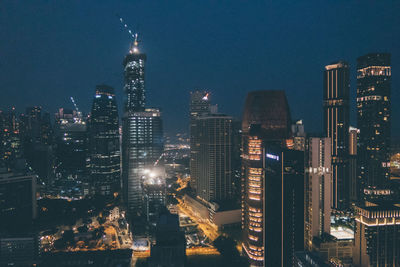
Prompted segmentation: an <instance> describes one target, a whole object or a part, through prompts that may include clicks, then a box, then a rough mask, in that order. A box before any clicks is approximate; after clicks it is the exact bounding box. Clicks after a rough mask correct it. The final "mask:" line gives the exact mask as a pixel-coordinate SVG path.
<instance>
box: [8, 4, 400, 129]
mask: <svg viewBox="0 0 400 267" xmlns="http://www.w3.org/2000/svg"><path fill="white" fill-rule="evenodd" d="M38 6H40V7H42V9H41V10H40V11H39V10H36V5H35V7H34V6H30V5H29V4H28V5H24V7H23V8H24V12H27V13H24V12H18V11H20V10H21V8H22V5H19V4H17V3H12V2H5V4H4V5H0V13H1V14H2V16H0V20H1V21H0V22H1V24H2V25H4V27H3V28H2V29H0V37H1V38H3V39H5V40H9V42H5V43H2V44H0V48H1V49H2V50H4V51H8V53H7V54H4V61H3V62H5V63H6V64H4V63H3V64H0V70H1V71H0V73H1V74H0V78H1V79H2V80H3V86H2V88H3V90H4V91H5V93H6V94H7V95H8V96H9V98H8V99H9V101H10V102H9V103H14V104H15V106H16V108H17V110H19V111H22V110H23V109H24V108H25V107H26V106H33V105H41V106H42V107H43V109H44V110H46V111H48V112H50V113H51V114H53V113H54V112H55V111H56V109H58V108H59V107H71V108H72V106H71V103H69V97H70V96H73V97H74V98H75V99H76V101H77V102H78V104H79V106H80V107H81V109H82V110H83V111H84V112H89V110H90V100H91V97H92V96H91V94H92V88H93V87H94V86H95V85H96V84H99V83H106V84H110V85H111V86H113V87H114V88H116V94H117V100H118V106H119V107H120V109H122V107H123V101H122V99H123V97H122V96H123V94H124V93H123V76H122V74H121V73H120V71H119V70H120V67H121V59H122V58H123V57H124V55H125V54H126V53H127V51H128V50H129V45H130V43H131V42H132V40H130V36H129V35H128V33H127V31H126V30H125V29H124V27H123V26H122V25H121V24H120V21H119V18H118V17H117V16H116V14H117V13H118V14H119V15H120V16H122V17H123V18H124V20H125V21H126V22H127V23H128V24H129V26H130V27H132V28H133V29H137V27H135V26H136V25H138V24H140V27H139V32H140V34H141V38H140V39H141V40H142V41H143V42H142V44H141V46H142V48H143V50H144V52H146V53H148V54H150V56H149V58H148V59H147V61H148V62H147V63H148V66H149V67H148V71H147V74H146V80H147V81H146V83H147V85H146V87H147V88H148V92H149V94H148V97H147V98H148V99H149V102H150V103H152V104H153V105H154V106H157V107H160V108H161V110H162V111H163V114H164V117H165V125H166V132H169V133H175V132H176V131H185V132H187V131H188V127H187V126H186V125H187V120H188V118H187V116H185V113H184V112H182V111H184V110H187V106H188V104H187V100H188V98H189V97H188V94H189V92H190V91H193V90H208V91H212V92H213V94H212V95H211V97H212V99H213V102H215V103H219V104H220V110H221V111H222V112H224V113H227V114H232V115H233V116H235V117H237V118H240V117H241V113H242V110H241V109H240V108H236V107H237V106H239V107H242V106H243V104H244V97H245V95H246V93H247V92H248V91H251V90H265V89H283V90H285V91H286V93H287V95H288V101H289V104H290V105H291V107H292V109H293V114H296V118H294V119H303V120H304V124H305V127H306V130H307V131H308V132H317V131H318V132H319V131H321V129H322V120H321V117H322V116H321V114H320V113H321V109H322V107H321V106H320V105H315V106H313V107H309V106H307V105H304V103H306V102H307V101H309V100H311V101H320V99H321V98H322V92H321V90H320V88H321V84H322V77H321V76H322V75H320V74H321V73H322V72H323V67H324V66H325V65H327V64H330V63H331V62H334V61H337V60H345V61H347V62H349V64H350V78H351V85H350V102H351V103H350V104H351V107H353V108H352V109H351V120H350V122H351V125H354V124H355V122H356V120H355V118H356V111H355V109H354V103H355V91H356V58H357V57H359V56H361V55H364V54H366V53H370V52H390V53H392V62H393V76H394V77H396V73H397V70H396V66H397V64H398V62H400V58H399V56H400V55H399V54H398V53H397V51H398V47H396V45H395V44H396V43H398V40H399V39H400V35H399V33H398V32H397V31H393V30H392V26H391V25H396V24H398V23H396V21H398V20H399V18H398V17H397V16H396V12H395V10H396V7H398V6H399V4H398V3H395V2H388V3H385V4H381V3H380V4H373V3H369V4H365V5H363V6H360V5H356V4H353V3H350V4H349V5H346V7H344V5H343V4H340V3H339V4H337V5H328V4H326V5H323V4H319V3H316V2H312V1H311V2H310V3H308V4H298V5H295V6H288V7H286V6H284V5H279V4H277V3H269V4H268V5H267V4H266V3H263V2H257V3H254V4H253V5H248V6H244V7H243V6H242V5H240V2H235V3H232V5H231V6H229V7H230V8H229V9H227V6H226V5H224V4H223V3H219V4H215V3H207V5H202V6H198V5H196V4H194V3H191V4H189V3H188V4H185V5H182V6H180V7H182V12H183V14H184V15H183V17H181V19H182V20H183V21H187V22H188V23H186V27H184V26H182V25H180V21H179V20H177V19H174V18H172V17H173V15H174V14H175V12H176V11H175V10H174V7H177V6H178V4H177V3H172V4H171V7H170V8H171V9H170V10H171V12H170V13H168V12H167V13H165V14H164V13H163V12H162V10H163V9H164V8H166V7H165V6H164V5H163V4H159V5H157V4H145V3H137V4H128V3H117V4H115V5H108V4H105V3H103V2H98V5H96V6H92V5H90V4H86V3H82V4H79V5H78V4H76V3H73V2H72V3H68V4H67V3H65V4H64V5H59V6H55V5H52V4H48V3H44V2H41V3H39V4H38ZM89 6H90V8H93V9H94V11H93V13H92V12H87V11H88V9H89ZM104 7H106V10H107V11H105V10H103V9H104ZM322 8H324V13H325V14H326V15H325V16H324V17H322V15H320V14H322ZM341 8H343V11H341ZM120 10H123V12H119V11H120ZM228 10H230V11H231V12H228ZM372 10H377V12H373V11H372ZM32 11H37V12H36V13H33V12H32ZM95 11H96V12H95ZM130 11H132V12H135V11H137V13H135V16H132V15H131V14H132V13H131V12H130ZM139 11H140V12H139ZM152 12H153V13H154V12H155V13H156V14H158V15H159V16H155V17H156V18H152V19H150V18H147V17H148V16H146V15H148V14H150V13H152ZM67 13H68V16H67V17H65V20H60V19H59V17H63V16H66V14H67ZM86 13H88V14H86ZM192 13H193V16H189V15H188V14H192ZM202 14H204V15H206V16H208V17H209V19H208V20H205V21H203V22H202V25H203V26H204V27H200V26H201V25H198V24H196V22H198V21H202V20H201V18H202ZM249 14H252V16H251V17H249V16H248V15H249ZM301 14H306V15H307V16H305V17H306V18H305V17H304V16H302V15H301ZM355 14H357V16H356V18H357V19H354V20H353V17H354V15H355ZM40 15H42V16H40ZM282 15H283V16H282ZM336 15H337V16H339V17H340V18H342V20H336V19H334V18H335V16H336ZM383 15H384V16H383ZM21 16H23V17H21ZM37 16H39V17H37ZM100 18H102V19H100ZM244 18H246V19H244ZM163 19H164V21H166V23H165V25H164V24H161V20H163ZM350 20H351V21H352V24H351V25H350V26H349V27H347V25H346V26H345V22H349V21H350ZM376 20H379V21H380V23H379V26H377V25H375V23H374V21H376ZM32 21H34V23H31V22H32ZM315 21H318V22H320V23H314V22H315ZM341 21H342V22H341ZM225 23H231V24H232V26H233V27H232V29H231V28H229V29H226V27H223V25H224V24H225ZM316 24H320V25H316ZM78 26H79V27H78ZM212 26H215V27H212ZM282 27H283V28H284V29H286V30H287V31H286V32H287V33H290V34H283V33H280V32H279V31H277V29H279V28H282ZM78 28H79V29H78ZM168 29H171V31H169V30H168ZM233 29H234V30H233ZM193 31H196V32H198V33H197V34H193V33H192V32H193ZM43 34H46V36H48V38H47V41H46V42H42V39H41V38H39V37H40V36H41V35H43ZM106 35H109V36H110V37H111V38H109V39H110V40H104V39H103V38H105V36H106ZM185 36H190V37H191V38H189V40H188V38H185ZM335 36H336V37H337V36H340V37H341V38H335ZM300 37H301V39H300V40H303V38H304V40H308V41H307V42H303V41H301V42H296V41H295V40H297V39H298V38H300ZM82 38H84V39H82ZM366 38H367V39H368V42H365V41H364V40H365V39H366ZM17 40H18V41H17ZM81 40H83V41H84V42H83V43H82V45H80V42H81ZM111 40H112V42H111ZM223 40H228V41H229V42H226V41H223ZM320 40H323V41H320ZM110 42H111V43H110ZM156 44H157V45H156ZM309 45H310V47H308V46H309ZM60 51H62V52H60ZM110 51H112V53H110ZM174 51H179V52H176V53H175V52H174ZM298 51H302V53H301V54H299V53H298ZM27 53H28V54H27ZM28 55H29V56H28ZM233 55H234V56H233ZM40 58H43V59H44V60H41V59H40ZM78 58H79V60H80V59H83V60H82V62H84V63H78ZM238 61H239V62H242V63H241V64H238V63H237V62H238ZM54 62H57V63H58V64H57V68H53V64H54ZM269 62H275V63H274V64H269ZM17 63H19V64H17ZM47 64H49V65H47ZM21 65H23V66H24V67H25V68H31V69H34V70H33V71H31V72H27V73H26V74H25V75H24V76H23V77H22V78H21V76H20V66H21ZM89 65H91V67H90V68H89ZM242 65H244V66H246V68H245V69H246V70H245V71H244V72H243V68H242V67H241V66H242ZM93 66H97V67H93ZM206 66H213V67H212V68H207V67H206ZM291 66H302V67H301V68H295V67H293V68H292V67H291ZM211 69H212V71H211ZM38 70H41V71H40V72H38ZM182 74H183V75H182ZM43 75H46V78H44V76H43ZM397 76H398V75H397ZM71 77H74V78H73V79H71ZM99 77H101V78H99ZM181 77H183V78H181ZM232 77H234V79H232ZM178 78H179V80H178ZM398 84H399V82H398V81H397V80H396V79H395V78H394V79H393V81H392V86H393V88H396V87H398ZM32 88H33V89H32ZM230 92H235V93H233V94H232V93H230ZM18 94H23V95H24V96H25V97H18ZM43 94H47V95H48V96H49V100H51V101H46V102H50V103H46V102H44V101H43V100H42V99H41V97H40V96H41V95H43ZM167 97H168V99H170V101H171V102H170V103H171V105H165V103H163V100H164V99H165V98H167ZM392 98H393V101H394V102H395V101H396V100H398V99H399V94H398V93H397V92H396V90H393V96H392ZM231 103H232V105H231ZM9 106H10V105H8V104H7V103H6V102H5V101H4V100H0V107H1V108H2V109H7V108H9ZM392 113H393V116H394V118H396V117H398V116H399V115H400V110H397V107H396V106H394V107H393V112H392ZM315 114H317V115H315ZM176 117H178V118H180V119H179V120H176V119H174V118H176ZM398 129H400V125H399V124H396V120H394V123H393V132H396V131H397V130H398ZM394 137H397V136H396V135H395V134H394Z"/></svg>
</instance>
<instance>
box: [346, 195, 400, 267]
mask: <svg viewBox="0 0 400 267" xmlns="http://www.w3.org/2000/svg"><path fill="white" fill-rule="evenodd" d="M353 264H354V265H355V266H357V267H370V266H386V267H395V266H400V206H399V204H398V203H385V202H381V203H379V202H376V203H372V202H366V203H365V204H364V205H361V206H357V207H356V231H355V247H354V252H353Z"/></svg>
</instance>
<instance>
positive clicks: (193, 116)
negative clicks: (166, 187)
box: [189, 91, 211, 191]
mask: <svg viewBox="0 0 400 267" xmlns="http://www.w3.org/2000/svg"><path fill="white" fill-rule="evenodd" d="M209 95H210V94H209V93H208V92H205V91H194V92H191V93H190V122H189V123H190V126H189V131H190V186H191V188H192V189H193V190H194V191H197V180H198V179H199V178H198V177H199V171H200V166H198V164H199V157H200V156H199V153H200V151H199V147H200V143H199V142H200V141H199V140H198V135H196V133H197V131H196V129H198V127H197V118H199V117H200V116H204V115H208V114H210V112H211V103H210V97H209Z"/></svg>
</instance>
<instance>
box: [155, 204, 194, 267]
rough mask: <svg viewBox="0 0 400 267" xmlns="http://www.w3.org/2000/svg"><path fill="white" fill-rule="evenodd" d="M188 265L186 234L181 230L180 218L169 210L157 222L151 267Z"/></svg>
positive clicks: (181, 266) (180, 266)
mask: <svg viewBox="0 0 400 267" xmlns="http://www.w3.org/2000/svg"><path fill="white" fill-rule="evenodd" d="M185 263H186V239H185V233H184V232H183V231H181V230H180V228H179V217H178V215H177V214H170V213H169V212H168V211H167V210H166V211H165V212H163V213H161V214H160V217H159V220H158V222H157V231H156V243H155V245H152V247H151V250H150V258H149V260H148V266H149V267H167V266H168V267H183V266H185Z"/></svg>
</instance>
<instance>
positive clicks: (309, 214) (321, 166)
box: [304, 137, 332, 251]
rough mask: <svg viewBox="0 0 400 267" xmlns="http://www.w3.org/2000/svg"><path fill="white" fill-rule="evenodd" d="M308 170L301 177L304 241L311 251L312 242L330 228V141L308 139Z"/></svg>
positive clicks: (327, 139)
mask: <svg viewBox="0 0 400 267" xmlns="http://www.w3.org/2000/svg"><path fill="white" fill-rule="evenodd" d="M306 157H307V160H308V163H307V165H306V166H308V169H307V171H306V176H305V184H304V186H305V196H304V197H305V210H304V239H305V240H304V241H305V243H304V244H305V248H306V249H307V250H309V251H312V250H313V239H314V238H315V237H321V236H322V235H323V234H324V233H328V234H329V233H330V227H331V221H330V220H331V218H330V216H331V197H332V194H331V178H332V173H331V169H332V167H331V163H332V160H331V139H330V138H329V137H310V138H309V139H308V141H307V150H306Z"/></svg>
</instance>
